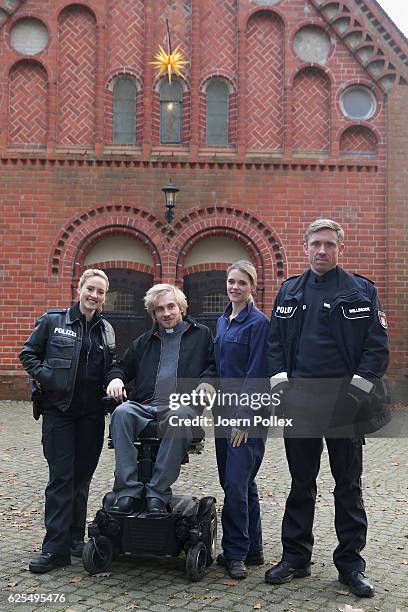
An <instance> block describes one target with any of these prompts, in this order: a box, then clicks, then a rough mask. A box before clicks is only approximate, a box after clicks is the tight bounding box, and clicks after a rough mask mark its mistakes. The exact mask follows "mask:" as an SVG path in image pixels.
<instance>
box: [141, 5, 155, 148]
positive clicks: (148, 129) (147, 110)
mask: <svg viewBox="0 0 408 612" xmlns="http://www.w3.org/2000/svg"><path fill="white" fill-rule="evenodd" d="M144 22H145V43H144V44H145V46H144V58H143V142H142V151H143V156H144V157H145V158H148V157H149V156H150V153H151V150H152V109H153V89H152V88H153V66H152V65H151V64H150V62H151V61H152V60H153V54H154V50H153V0H145V12H144Z"/></svg>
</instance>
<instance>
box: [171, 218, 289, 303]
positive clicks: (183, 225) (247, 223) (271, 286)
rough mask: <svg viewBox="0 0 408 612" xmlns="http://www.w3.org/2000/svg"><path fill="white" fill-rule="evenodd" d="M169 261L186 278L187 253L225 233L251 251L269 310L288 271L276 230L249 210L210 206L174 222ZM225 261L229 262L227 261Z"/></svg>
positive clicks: (177, 279) (179, 278) (180, 278)
mask: <svg viewBox="0 0 408 612" xmlns="http://www.w3.org/2000/svg"><path fill="white" fill-rule="evenodd" d="M174 230H175V233H174V236H173V239H172V241H171V244H170V245H169V247H170V253H169V264H170V265H171V267H173V266H174V267H175V282H176V284H177V285H179V286H181V285H182V282H183V273H184V270H183V266H184V261H185V258H186V255H187V253H188V252H189V251H190V250H191V248H192V247H193V246H194V245H195V244H196V243H197V242H198V241H200V240H203V239H204V238H209V237H215V236H223V237H229V238H232V239H234V240H237V241H240V242H241V243H242V244H243V246H244V247H245V249H246V250H247V251H248V252H249V253H250V255H251V258H252V260H253V262H254V263H255V266H256V268H257V271H258V291H259V293H260V294H261V292H263V300H262V307H263V309H265V310H266V312H268V311H269V310H271V308H272V305H273V297H274V295H275V292H276V291H275V290H276V289H277V288H278V286H279V285H280V282H281V281H282V280H283V278H284V276H285V275H286V270H287V262H286V256H285V253H284V249H283V246H282V243H281V241H280V239H279V238H278V237H277V235H276V233H275V232H274V231H273V230H272V229H271V228H270V227H268V226H267V225H266V224H265V222H264V221H261V220H260V219H259V218H257V217H256V216H255V215H254V214H252V213H251V212H249V211H246V210H242V209H237V208H235V207H234V208H232V207H227V206H207V207H202V208H198V209H193V210H191V211H190V212H188V213H187V214H185V215H184V216H183V217H182V218H181V219H180V220H179V221H178V222H177V223H176V224H175V226H174ZM224 265H225V264H224Z"/></svg>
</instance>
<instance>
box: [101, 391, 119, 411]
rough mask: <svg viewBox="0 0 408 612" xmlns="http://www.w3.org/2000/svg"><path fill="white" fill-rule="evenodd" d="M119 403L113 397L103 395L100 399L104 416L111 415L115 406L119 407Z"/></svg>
mask: <svg viewBox="0 0 408 612" xmlns="http://www.w3.org/2000/svg"><path fill="white" fill-rule="evenodd" d="M120 403H121V402H117V401H116V400H115V398H114V397H111V396H110V395H104V396H103V398H102V407H103V409H104V412H105V414H112V412H113V411H114V410H115V408H116V407H117V406H119V404H120Z"/></svg>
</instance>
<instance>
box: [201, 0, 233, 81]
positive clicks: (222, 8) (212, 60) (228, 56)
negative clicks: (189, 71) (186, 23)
mask: <svg viewBox="0 0 408 612" xmlns="http://www.w3.org/2000/svg"><path fill="white" fill-rule="evenodd" d="M236 22H237V0H224V1H223V2H219V0H207V1H206V2H203V3H202V13H201V30H200V52H201V78H202V79H205V78H207V77H208V76H209V75H213V74H221V75H223V76H228V77H229V78H230V79H233V78H234V77H235V73H236V62H237V51H236V28H237V25H236ZM215 41H216V42H217V44H215Z"/></svg>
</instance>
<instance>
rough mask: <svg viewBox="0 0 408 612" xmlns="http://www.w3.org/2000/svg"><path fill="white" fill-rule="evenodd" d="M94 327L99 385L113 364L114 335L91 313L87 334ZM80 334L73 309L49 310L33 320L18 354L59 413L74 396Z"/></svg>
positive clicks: (78, 318) (64, 409) (107, 324)
mask: <svg viewBox="0 0 408 612" xmlns="http://www.w3.org/2000/svg"><path fill="white" fill-rule="evenodd" d="M98 326H99V327H100V336H99V337H100V338H101V339H102V351H103V364H104V371H103V372H102V373H101V385H102V383H103V380H104V376H105V374H106V372H107V371H108V370H109V368H110V367H111V365H112V363H113V362H114V361H115V350H116V349H115V332H114V331H113V328H112V326H111V324H110V323H109V322H108V321H106V319H104V318H103V317H102V316H101V315H100V314H99V313H95V315H94V317H93V319H92V322H91V328H90V329H89V332H88V333H89V334H91V333H92V328H95V329H96V328H97V327H98ZM83 333H84V329H83V325H82V322H81V317H80V314H79V310H78V308H77V307H76V306H73V307H71V308H69V309H65V308H56V309H50V310H48V311H47V312H46V313H45V314H43V315H42V316H41V317H40V318H39V319H38V320H37V321H36V324H35V327H34V330H33V332H32V334H31V336H30V337H29V338H28V340H27V342H26V343H25V344H24V347H23V350H22V351H21V353H20V355H19V358H20V360H21V363H22V364H23V366H24V368H25V369H26V370H27V372H28V373H29V374H30V376H31V377H32V378H33V379H34V380H35V381H37V382H39V383H40V385H41V389H42V395H43V397H44V401H45V402H46V404H47V405H48V404H51V405H53V406H55V407H56V408H58V409H59V410H61V411H62V412H65V411H66V410H68V408H69V406H70V404H71V401H72V398H73V395H74V391H75V382H76V377H77V369H78V363H79V358H80V354H81V346H82V339H83Z"/></svg>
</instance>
